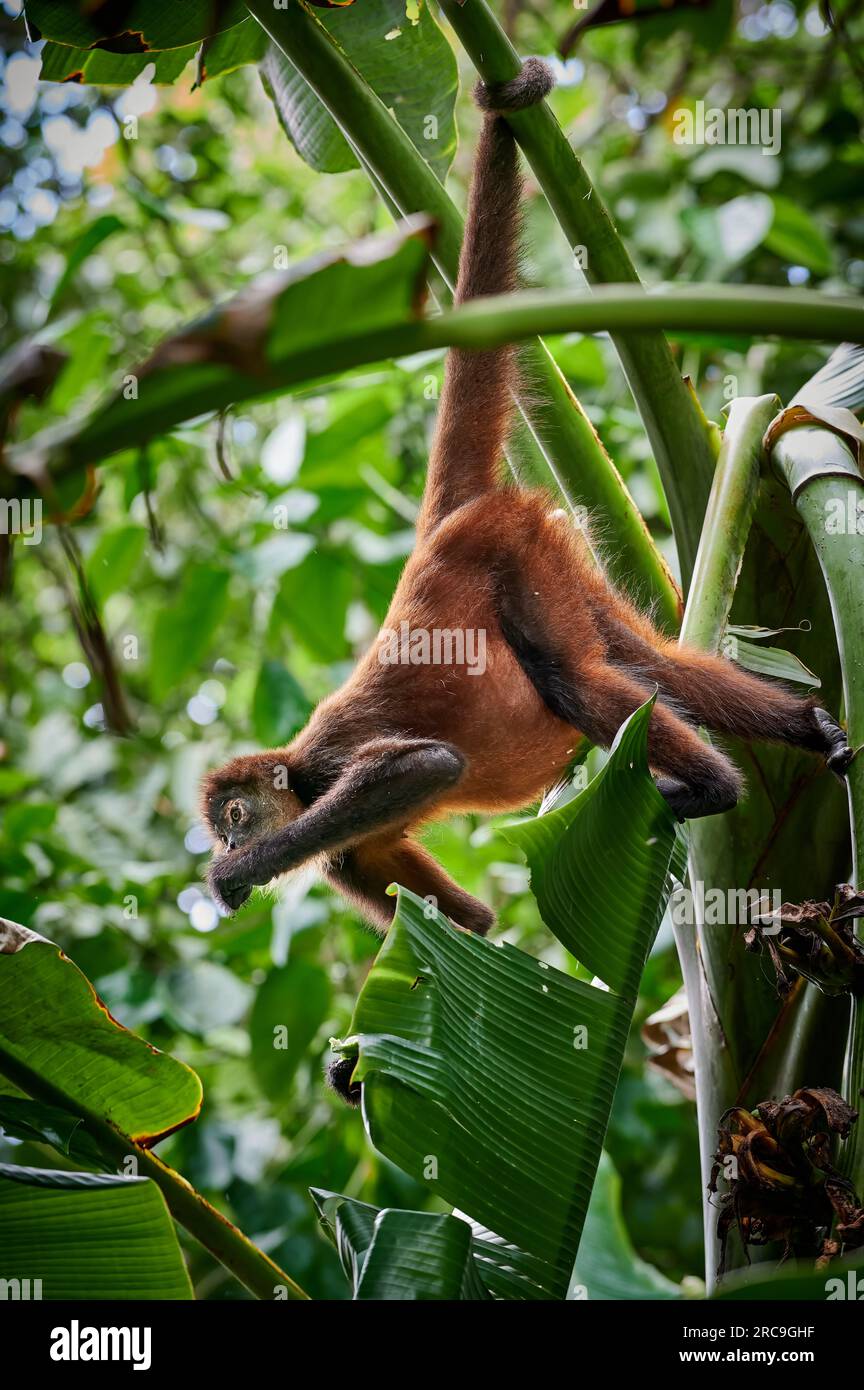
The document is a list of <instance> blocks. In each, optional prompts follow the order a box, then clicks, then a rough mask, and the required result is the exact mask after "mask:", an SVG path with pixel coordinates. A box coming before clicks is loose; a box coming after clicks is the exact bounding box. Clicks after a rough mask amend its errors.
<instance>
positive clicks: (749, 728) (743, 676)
mask: <svg viewBox="0 0 864 1390" xmlns="http://www.w3.org/2000/svg"><path fill="white" fill-rule="evenodd" d="M597 618H598V626H599V627H600V629H601V631H602V633H603V636H604V637H605V638H606V642H607V654H608V657H609V659H610V660H612V661H615V662H620V663H621V664H622V665H624V666H626V667H627V669H628V671H629V672H630V673H631V674H632V675H633V676H634V677H636V678H637V679H638V680H648V681H650V682H655V681H656V683H657V684H658V685H659V687H660V690H661V692H662V694H664V695H668V696H669V697H670V699H671V700H674V702H675V703H676V705H678V706H680V707H681V708H682V709H683V710H684V711H686V713H687V714H689V715H692V717H693V719H694V720H695V721H697V722H698V723H699V724H704V725H705V727H706V728H708V729H712V730H714V731H715V732H716V733H720V734H734V735H737V736H738V737H740V738H748V739H768V740H772V741H774V742H780V743H791V744H793V745H794V746H795V747H797V748H807V749H810V750H811V751H812V752H814V753H822V754H823V755H824V757H825V761H826V762H827V764H828V766H829V767H830V768H831V769H832V771H834V772H837V773H838V774H839V775H841V776H842V774H843V773H844V772H845V771H846V768H847V767H848V766H849V763H850V762H851V761H852V751H851V750H850V748H849V745H848V742H847V739H846V733H845V730H843V729H842V728H841V727H840V725H839V724H838V723H837V721H836V719H834V718H833V716H832V715H831V714H829V713H828V711H827V710H826V709H823V708H822V706H821V705H820V704H819V702H818V700H816V699H813V698H809V699H802V698H801V697H800V696H797V695H792V694H790V693H789V692H788V691H787V690H784V689H783V687H782V686H780V685H777V684H775V683H773V682H771V681H767V680H761V679H760V678H759V677H758V676H753V675H750V674H749V673H748V672H747V671H742V670H741V669H740V667H738V666H735V665H734V664H733V663H732V662H731V661H726V660H725V659H724V658H722V657H719V656H711V655H710V654H709V653H707V652H700V651H697V650H696V649H695V648H692V647H678V646H677V645H675V644H674V643H672V642H668V641H664V640H663V639H662V638H660V637H658V638H657V644H656V645H654V644H652V642H650V641H648V640H646V638H645V637H644V636H643V635H642V634H641V633H640V632H637V631H633V630H632V629H631V628H630V627H629V625H628V624H627V623H626V622H625V621H622V620H621V617H620V616H613V615H611V614H607V615H606V616H605V619H604V617H602V616H600V615H599V614H598V615H597Z"/></svg>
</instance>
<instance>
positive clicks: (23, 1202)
mask: <svg viewBox="0 0 864 1390" xmlns="http://www.w3.org/2000/svg"><path fill="white" fill-rule="evenodd" d="M27 1281H29V1283H28V1282H27ZM22 1286H24V1287H26V1289H27V1292H26V1294H24V1296H25V1297H29V1298H34V1297H35V1298H42V1299H55V1300H56V1299H115V1298H117V1299H133V1300H135V1301H139V1300H142V1299H153V1298H158V1299H190V1298H192V1297H193V1294H192V1286H191V1284H190V1282H189V1275H188V1274H187V1273H186V1266H185V1264H184V1262H183V1256H182V1254H181V1251H180V1246H179V1245H178V1243H177V1236H176V1234H175V1231H174V1224H173V1222H172V1220H171V1217H170V1216H169V1214H168V1208H167V1207H166V1205H165V1199H164V1197H163V1196H162V1193H161V1192H160V1191H159V1188H158V1187H157V1186H156V1184H155V1183H154V1182H151V1181H150V1179H149V1178H125V1177H120V1176H118V1175H117V1174H112V1175H111V1176H107V1175H105V1174H102V1173H98V1174H97V1173H65V1172H55V1171H53V1170H51V1169H46V1168H23V1167H21V1168H19V1167H15V1166H13V1165H11V1164H0V1288H2V1289H3V1290H4V1293H3V1294H0V1297H12V1298H16V1297H17V1298H20V1297H21V1296H22V1292H23V1288H22ZM10 1290H11V1292H10Z"/></svg>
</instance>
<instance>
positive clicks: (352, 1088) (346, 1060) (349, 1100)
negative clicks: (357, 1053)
mask: <svg viewBox="0 0 864 1390" xmlns="http://www.w3.org/2000/svg"><path fill="white" fill-rule="evenodd" d="M356 1065H357V1058H356V1057H337V1058H336V1060H335V1061H333V1062H331V1063H330V1064H329V1066H328V1067H327V1070H326V1076H327V1084H328V1086H330V1088H331V1089H332V1090H334V1091H335V1092H336V1094H337V1096H340V1097H341V1098H342V1100H344V1101H345V1103H346V1105H351V1106H357V1105H359V1104H360V1097H361V1095H362V1094H363V1087H362V1086H361V1085H360V1082H359V1081H352V1080H351V1077H352V1075H353V1072H354V1068H355V1067H356Z"/></svg>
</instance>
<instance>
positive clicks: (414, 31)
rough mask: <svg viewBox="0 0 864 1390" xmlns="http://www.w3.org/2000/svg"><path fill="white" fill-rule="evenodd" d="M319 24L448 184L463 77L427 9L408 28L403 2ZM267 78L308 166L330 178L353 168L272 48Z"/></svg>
mask: <svg viewBox="0 0 864 1390" xmlns="http://www.w3.org/2000/svg"><path fill="white" fill-rule="evenodd" d="M320 18H321V22H322V24H323V25H324V26H325V27H326V28H327V29H328V30H329V31H330V33H331V34H332V35H333V38H334V39H335V40H336V42H337V43H338V44H339V46H340V47H341V48H342V49H343V51H344V52H345V53H346V54H347V56H348V58H349V59H350V61H351V63H352V64H353V66H354V67H355V68H356V69H357V70H358V72H359V73H360V74H361V76H362V77H363V78H364V79H365V81H366V82H367V83H368V84H369V86H370V87H371V88H372V90H373V91H374V92H375V93H376V94H377V95H378V96H379V97H380V98H381V100H382V101H383V103H384V105H385V106H387V107H389V108H390V109H391V110H392V112H393V115H394V116H395V118H396V120H397V121H398V122H399V124H400V125H401V126H402V128H403V130H404V131H405V133H406V134H407V135H408V136H409V138H410V139H411V141H412V143H413V144H414V145H415V146H416V148H417V149H418V150H419V151H420V154H421V155H422V156H423V158H424V159H425V160H426V162H427V163H428V164H429V165H430V167H431V168H432V169H433V170H434V172H435V173H436V174H437V176H438V178H439V179H442V180H443V179H444V177H445V175H446V173H447V170H448V169H449V167H450V163H451V161H452V159H453V155H454V154H455V152H456V126H455V123H454V119H453V108H454V104H455V100H456V91H457V86H458V75H457V70H456V60H455V57H454V54H453V50H452V48H451V47H450V44H449V43H448V42H447V40H446V38H445V37H444V35H443V34H442V32H441V30H440V29H439V27H438V25H437V24H436V22H435V20H434V19H433V18H432V15H431V13H430V11H429V8H428V7H427V6H426V5H424V6H423V7H422V8H421V9H420V13H419V17H418V20H417V22H416V23H411V22H410V21H409V20H408V19H407V18H406V14H405V0H363V4H362V5H358V6H357V7H356V8H355V9H352V10H348V9H346V10H345V11H344V12H343V13H340V12H339V11H335V10H334V11H333V12H331V13H329V14H326V15H322V16H321V17H320ZM262 78H263V80H264V85H265V88H266V90H267V92H268V95H269V96H270V97H271V99H272V100H273V102H274V104H275V106H276V110H277V113H278V115H279V120H280V122H281V124H282V127H283V129H284V131H285V133H286V135H287V136H288V138H289V140H291V142H292V144H293V145H294V146H295V148H296V150H297V152H298V154H300V155H301V156H302V158H303V159H305V160H306V161H307V163H308V164H311V165H312V167H313V168H314V169H318V170H319V171H321V172H323V173H328V174H334V173H339V172H340V171H341V170H343V169H351V168H354V167H356V163H357V161H356V159H355V157H354V155H353V153H352V151H351V148H350V146H349V144H348V142H347V141H346V139H345V137H344V136H343V135H342V133H341V132H340V130H339V128H338V126H337V125H336V122H335V121H334V120H333V118H332V116H330V114H329V113H328V111H327V109H326V107H325V106H324V105H323V104H322V102H321V101H320V100H319V98H318V97H317V96H316V95H315V93H314V92H313V91H312V89H311V87H309V86H308V85H307V84H306V82H305V81H304V80H303V79H302V78H301V77H300V76H299V74H298V73H297V70H296V68H295V67H294V65H293V63H291V61H290V59H288V58H286V57H285V55H284V54H283V53H282V52H281V50H279V49H277V48H275V47H271V49H270V50H269V53H268V55H267V58H266V60H265V62H264V64H263V67H262Z"/></svg>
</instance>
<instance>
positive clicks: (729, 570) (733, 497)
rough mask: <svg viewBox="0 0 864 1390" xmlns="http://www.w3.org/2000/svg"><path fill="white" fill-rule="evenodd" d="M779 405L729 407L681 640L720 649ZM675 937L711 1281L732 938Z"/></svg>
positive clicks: (765, 399)
mask: <svg viewBox="0 0 864 1390" xmlns="http://www.w3.org/2000/svg"><path fill="white" fill-rule="evenodd" d="M778 405H779V401H778V399H777V397H776V396H773V395H766V396H757V397H750V398H741V399H739V400H736V401H734V402H733V403H732V405H731V407H730V410H729V420H728V424H727V426H726V431H725V433H724V436H723V443H722V446H721V448H720V454H719V456H718V459H717V468H716V471H715V474H714V482H713V485H712V488H711V493H710V496H709V499H708V507H707V509H706V512H705V519H704V522H703V525H702V535H701V539H700V542H699V546H698V549H697V553H696V557H695V563H694V568H693V579H692V582H691V585H690V592H689V595H688V598H687V608H686V610H685V613H684V621H683V623H682V625H681V641H682V642H686V643H689V644H691V645H693V646H697V647H701V648H702V649H703V650H704V651H708V652H717V651H719V649H720V645H721V642H722V639H723V633H724V631H725V628H726V623H727V621H728V619H729V613H730V611H731V608H732V600H733V598H734V596H735V585H736V583H737V580H738V575H739V572H740V569H741V564H742V560H743V557H744V549H745V546H746V544H747V537H748V536H749V534H750V527H751V525H752V522H753V517H754V514H755V511H756V502H757V497H758V492H759V472H760V462H761V458H762V438H763V436H764V433H765V430H766V429H767V428H768V425H769V424H770V422H771V420H772V419H773V417H774V415H775V414H776V412H777V407H778ZM690 829H691V842H692V840H693V839H694V838H698V836H699V834H702V833H710V831H708V832H705V831H704V830H700V829H699V823H697V822H694V824H693V825H692V826H691V828H690ZM698 877H699V875H698V873H696V872H695V870H694V867H693V864H692V856H691V879H692V880H693V881H695V880H697V879H698ZM675 943H676V946H677V948H678V956H679V959H680V962H681V973H682V975H683V977H684V985H685V988H686V991H687V1004H688V1010H689V1013H690V1035H691V1037H692V1039H693V1060H694V1066H695V1077H696V1113H697V1121H698V1126H699V1154H700V1163H701V1171H702V1190H703V1218H704V1230H705V1277H706V1282H707V1284H708V1287H709V1288H710V1287H711V1286H712V1283H713V1279H714V1271H715V1268H716V1264H717V1259H716V1250H717V1236H716V1224H717V1212H716V1209H715V1208H714V1207H713V1206H712V1205H711V1203H710V1201H709V1200H708V1198H709V1193H708V1191H707V1185H708V1180H709V1178H710V1175H711V1165H712V1160H713V1154H714V1150H715V1149H716V1147H717V1121H718V1119H719V1117H720V1115H721V1114H722V1112H723V1110H725V1109H726V1108H727V1106H729V1105H732V1104H733V1103H734V1101H735V1098H736V1092H737V1089H738V1083H737V1077H736V1066H735V1060H734V1058H733V1057H732V1055H731V1053H730V1049H729V1045H728V1040H727V1037H726V1021H725V1020H724V1019H723V1018H721V1017H719V1016H718V1014H717V1012H716V1009H715V1007H714V997H715V993H714V991H713V989H712V974H713V967H715V966H719V961H718V962H714V961H713V960H712V957H713V956H715V955H717V953H721V954H724V955H725V952H726V950H727V943H726V940H725V938H724V937H723V936H721V935H718V934H717V933H716V932H706V931H705V930H704V926H703V924H702V923H688V924H679V925H677V926H676V927H675Z"/></svg>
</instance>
